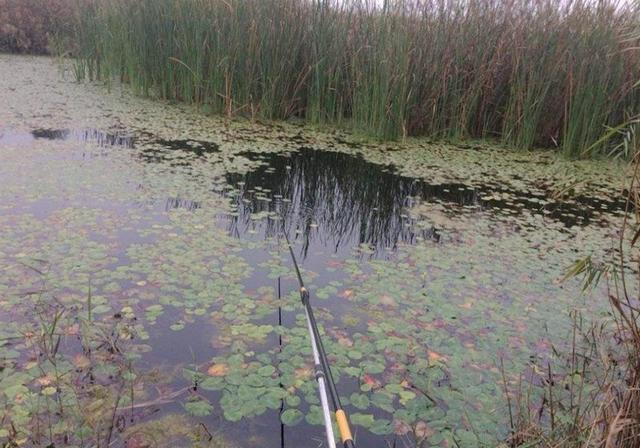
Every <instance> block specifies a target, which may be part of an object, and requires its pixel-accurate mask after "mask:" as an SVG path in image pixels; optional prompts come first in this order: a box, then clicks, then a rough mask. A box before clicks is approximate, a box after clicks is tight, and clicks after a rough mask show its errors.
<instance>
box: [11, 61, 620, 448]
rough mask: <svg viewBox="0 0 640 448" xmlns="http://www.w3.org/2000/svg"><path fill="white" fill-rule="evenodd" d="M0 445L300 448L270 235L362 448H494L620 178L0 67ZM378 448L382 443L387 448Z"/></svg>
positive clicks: (280, 272) (285, 296) (573, 287)
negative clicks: (516, 389) (209, 110)
mask: <svg viewBox="0 0 640 448" xmlns="http://www.w3.org/2000/svg"><path fill="white" fill-rule="evenodd" d="M0 104H1V107H0V179H1V187H0V443H5V444H8V445H7V446H51V447H61V446H77V447H80V446H82V447H93V446H99V447H108V446H126V447H130V448H131V447H146V446H154V447H155V446H166V447H174V446H216V447H223V446H224V447H227V446H228V447H265V446H269V447H271V446H322V444H323V441H322V436H323V430H322V427H321V426H320V425H321V424H322V417H321V414H320V407H319V399H318V394H317V390H316V383H315V380H314V377H313V369H312V363H311V359H312V358H311V352H310V345H309V341H308V334H307V328H306V323H305V321H304V314H303V309H302V306H301V304H300V303H299V298H298V295H297V289H296V279H295V275H294V272H293V267H292V265H291V261H290V259H289V257H288V252H287V247H286V245H285V241H284V237H283V233H282V232H283V231H286V232H287V233H288V234H289V236H290V238H291V239H292V240H293V244H294V246H295V248H294V249H295V251H296V256H299V259H300V261H301V264H302V268H303V276H304V278H305V281H306V282H307V283H308V286H309V288H310V290H311V292H312V303H313V306H314V309H315V310H316V314H317V319H318V321H319V323H320V326H321V332H322V334H323V338H324V344H325V346H326V349H327V352H328V353H329V358H330V361H331V363H332V368H333V371H334V376H335V377H336V381H337V385H338V389H339V391H340V393H341V396H342V397H343V402H344V404H345V405H346V409H347V411H348V413H349V415H350V418H351V420H352V422H353V426H354V428H353V429H354V435H355V438H356V442H357V443H358V444H359V446H363V447H374V446H380V447H383V446H388V445H387V444H389V445H390V446H424V447H429V446H442V447H452V446H465V447H466V446H496V445H497V444H498V443H499V441H500V440H503V439H504V438H505V437H506V436H507V434H508V429H509V428H508V415H507V401H506V397H505V392H504V384H503V380H502V373H501V365H502V364H504V370H505V376H506V380H507V382H508V383H509V384H516V383H517V381H518V379H519V378H520V377H521V376H522V375H525V374H526V373H527V372H536V371H541V370H543V369H544V368H545V366H546V363H547V362H548V360H549V359H550V358H552V357H553V356H554V353H555V350H559V351H561V350H562V348H563V347H565V346H566V345H567V344H568V342H567V341H568V340H569V337H568V335H569V334H571V317H570V316H571V314H572V313H574V312H575V311H578V312H584V313H585V314H586V315H590V316H596V317H597V316H599V315H600V313H604V312H605V311H606V309H605V308H604V306H605V304H602V303H601V300H600V299H599V297H597V295H598V292H595V293H594V295H593V296H591V295H588V294H584V293H582V292H581V289H580V285H579V283H578V281H576V280H569V281H564V282H563V281H561V279H562V277H563V274H564V272H565V271H566V269H567V268H568V267H569V266H570V265H571V264H572V263H574V262H575V261H576V260H577V259H579V258H582V257H584V256H587V255H593V256H595V257H599V256H602V254H605V253H607V252H608V251H610V250H611V248H612V247H613V246H614V244H615V242H616V228H617V226H618V223H619V221H620V219H621V216H622V213H623V211H624V200H623V186H624V185H625V168H624V166H623V165H619V164H614V163H609V162H593V161H592V162H569V161H566V160H562V159H559V158H557V157H556V156H554V155H553V154H552V153H549V152H533V153H522V152H515V151H511V150H507V149H504V148H499V147H492V146H491V145H489V144H487V143H476V142H471V143H469V142H467V143H464V144H459V145H453V144H443V143H439V142H428V141H424V140H419V139H416V140H409V141H406V142H402V143H384V144H376V143H373V142H371V141H363V140H362V139H360V138H357V137H356V136H352V135H348V134H346V133H343V132H341V131H327V130H324V131H322V130H313V129H308V128H304V127H300V126H298V125H297V124H295V123H287V124H265V123H262V124H261V123H252V122H250V121H242V120H236V121H227V120H224V119H222V118H216V117H208V116H206V115H205V114H203V113H201V111H196V110H193V109H191V108H188V107H185V106H182V105H174V104H166V103H163V102H161V101H154V100H145V99H140V98H136V97H134V96H133V95H131V94H130V93H129V92H128V91H127V89H126V87H122V86H119V85H114V84H112V85H109V86H105V85H99V84H89V83H86V84H78V83H75V82H74V80H73V75H72V72H71V71H70V70H67V69H65V65H64V64H62V65H61V64H59V63H57V62H55V61H54V60H52V59H48V58H31V57H15V56H3V55H0ZM394 443H395V444H396V445H393V444H394Z"/></svg>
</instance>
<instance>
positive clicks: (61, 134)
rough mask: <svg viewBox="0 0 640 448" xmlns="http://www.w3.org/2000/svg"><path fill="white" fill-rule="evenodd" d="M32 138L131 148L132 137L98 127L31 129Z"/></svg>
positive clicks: (102, 146) (132, 143)
mask: <svg viewBox="0 0 640 448" xmlns="http://www.w3.org/2000/svg"><path fill="white" fill-rule="evenodd" d="M31 134H32V135H33V137H34V138H42V139H47V140H72V141H78V142H89V143H94V144H96V145H97V146H99V147H101V148H104V147H107V146H123V147H125V148H133V146H134V139H133V137H131V136H129V135H125V134H123V133H121V132H119V131H117V132H115V133H109V132H105V131H101V130H99V129H82V130H69V129H36V130H34V131H31Z"/></svg>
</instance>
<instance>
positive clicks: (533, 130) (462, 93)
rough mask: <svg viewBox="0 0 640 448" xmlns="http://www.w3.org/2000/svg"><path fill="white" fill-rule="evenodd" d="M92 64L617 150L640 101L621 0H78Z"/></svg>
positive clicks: (298, 112)
mask: <svg viewBox="0 0 640 448" xmlns="http://www.w3.org/2000/svg"><path fill="white" fill-rule="evenodd" d="M79 2H80V3H79V12H78V14H77V47H78V48H77V56H78V61H79V62H78V64H79V67H80V68H81V69H80V71H81V72H82V73H86V74H88V75H89V76H100V77H103V78H108V79H111V78H112V77H119V78H120V79H122V80H124V81H126V82H129V83H130V84H131V85H132V86H133V87H134V89H136V90H137V91H138V92H140V93H142V94H145V95H157V96H159V97H162V98H166V99H173V100H180V101H187V102H193V103H195V104H197V105H199V106H202V107H203V108H205V109H206V110H207V111H211V112H214V113H222V114H226V115H229V116H231V115H235V114H242V115H246V116H251V117H253V118H265V119H288V118H290V117H301V118H305V119H306V120H308V121H310V122H313V123H328V124H337V125H340V126H345V127H352V128H355V129H359V130H362V131H365V132H367V133H369V134H371V135H373V136H375V137H378V138H385V139H394V138H399V137H405V136H415V135H429V136H436V137H442V138H455V139H458V138H469V137H471V138H487V137H491V138H499V139H501V140H502V141H503V142H504V143H506V144H509V145H512V146H514V147H517V148H522V149H529V148H532V147H535V146H546V147H557V148H558V150H561V151H562V152H563V153H565V154H566V155H568V156H572V157H579V156H581V155H584V154H585V152H584V149H585V148H591V150H590V152H589V155H591V156H596V155H598V154H601V153H605V154H606V153H607V147H605V146H604V145H601V146H597V145H596V146H595V147H593V144H594V143H595V142H598V141H599V138H600V137H601V136H602V134H603V133H604V132H606V130H607V128H610V127H615V126H616V125H617V124H619V123H620V122H623V121H624V120H625V119H626V118H628V117H629V116H635V115H636V114H637V113H638V112H640V94H639V93H638V91H637V86H636V87H634V80H635V79H637V78H638V76H639V75H640V57H639V56H638V54H637V52H632V51H629V50H630V49H632V48H634V47H637V46H638V44H639V42H638V38H637V37H635V38H631V37H629V36H637V34H633V33H634V31H637V29H638V28H639V27H640V8H638V7H637V6H634V5H633V4H631V3H629V4H619V3H618V2H616V0H603V1H601V2H589V1H584V0H575V1H571V2H565V3H563V4H559V3H558V2H556V1H552V0H541V1H537V2H531V1H527V0H501V1H497V0H470V1H450V0H404V1H403V0H395V1H392V0H387V1H384V2H371V1H367V0H353V1H349V2H345V1H338V0H307V1H299V0H108V1H107V0H79Z"/></svg>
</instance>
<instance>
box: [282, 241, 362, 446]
mask: <svg viewBox="0 0 640 448" xmlns="http://www.w3.org/2000/svg"><path fill="white" fill-rule="evenodd" d="M283 233H284V237H285V239H286V240H287V246H288V247H289V253H290V254H291V259H292V260H293V266H294V267H295V270H296V276H297V277H298V285H299V286H300V300H301V301H302V305H303V306H304V310H305V314H306V317H307V326H308V327H309V337H310V338H311V348H312V350H313V360H314V363H315V371H316V380H317V381H318V388H319V393H320V402H321V404H322V411H323V416H324V425H325V429H326V432H327V443H328V444H329V447H330V448H335V446H336V442H335V439H334V436H333V426H332V423H331V413H330V411H329V403H328V400H327V386H328V389H329V395H330V396H331V402H332V404H333V409H334V411H335V415H336V422H337V424H338V431H339V432H340V439H341V440H342V444H343V445H344V448H355V443H354V442H353V437H352V435H351V428H350V427H349V420H348V418H347V414H346V413H345V412H344V409H343V408H342V404H341V403H340V397H339V396H338V390H337V389H336V384H335V381H334V380H333V375H332V374H331V367H330V366H329V361H328V359H327V354H326V351H325V349H324V345H323V344H322V338H321V337H320V332H319V331H318V324H317V323H316V318H315V316H314V314H313V309H312V308H311V300H310V297H311V296H310V294H309V290H308V289H307V288H306V287H305V286H304V281H303V280H302V275H301V274H300V268H299V267H298V261H297V260H296V256H295V254H294V253H293V247H292V246H291V243H290V242H289V236H288V235H287V232H286V230H284V229H283Z"/></svg>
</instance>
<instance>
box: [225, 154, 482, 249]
mask: <svg viewBox="0 0 640 448" xmlns="http://www.w3.org/2000/svg"><path fill="white" fill-rule="evenodd" d="M245 156H249V157H253V158H261V159H263V160H264V161H265V162H266V164H265V165H264V166H262V167H261V168H259V169H257V170H256V171H253V172H251V173H249V174H247V175H244V176H241V175H236V174H230V175H228V176H227V182H229V183H230V184H231V185H235V186H237V187H238V190H237V192H236V193H237V194H236V195H235V201H234V205H235V206H236V207H237V214H236V216H234V218H233V219H232V222H231V226H230V230H231V231H232V232H233V233H234V234H236V235H242V234H246V233H250V232H256V231H257V232H260V233H263V234H264V235H265V236H273V235H275V234H276V233H277V232H278V231H279V230H280V229H282V226H283V225H284V227H285V229H286V230H287V232H288V233H289V234H297V235H300V236H301V237H302V239H303V244H302V247H303V254H306V253H307V252H308V250H309V247H310V246H311V245H312V244H315V245H318V246H319V247H323V248H331V249H332V250H333V251H338V250H339V249H340V248H341V247H345V248H351V247H353V246H356V245H363V244H364V245H367V246H370V247H371V248H373V249H378V250H379V249H382V248H384V247H387V248H393V247H395V246H396V245H397V243H398V242H400V241H402V242H406V243H414V242H415V241H416V238H418V237H420V238H433V239H435V240H438V239H439V235H438V233H437V230H436V229H433V228H431V229H416V228H415V226H413V225H411V222H410V220H409V217H408V215H407V214H406V213H405V212H406V210H405V209H406V207H409V206H411V205H412V204H413V202H414V201H415V200H416V199H415V197H416V196H418V197H420V196H422V189H423V185H422V184H421V182H418V181H416V180H415V179H410V178H407V177H403V176H398V175H397V174H395V173H394V172H393V170H392V168H390V167H384V166H380V165H375V164H373V163H370V162H367V161H366V160H364V159H363V158H362V157H359V156H354V155H350V154H345V153H339V152H331V151H317V150H313V149H310V148H301V149H300V150H299V151H297V152H295V153H293V154H291V155H290V156H283V155H273V154H271V155H255V154H254V155H251V154H245ZM453 194H456V193H452V195H453ZM460 195H462V196H463V199H461V200H463V201H468V200H473V198H472V196H473V192H472V191H466V192H464V193H460V192H458V193H457V196H456V197H457V198H458V196H460ZM458 199H459V198H458ZM261 218H266V221H265V219H261Z"/></svg>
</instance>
